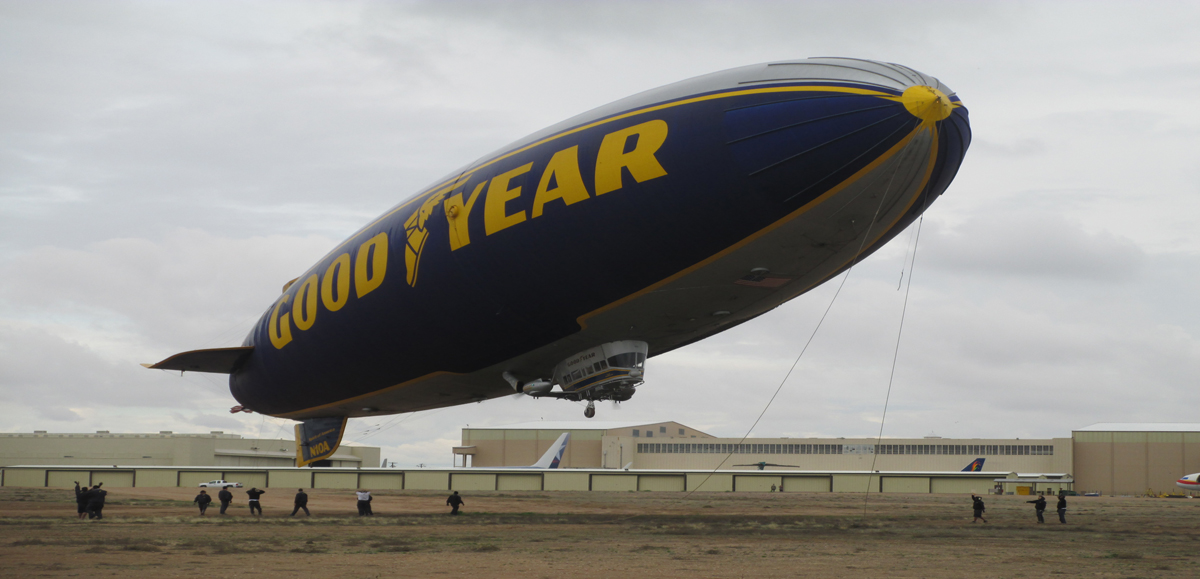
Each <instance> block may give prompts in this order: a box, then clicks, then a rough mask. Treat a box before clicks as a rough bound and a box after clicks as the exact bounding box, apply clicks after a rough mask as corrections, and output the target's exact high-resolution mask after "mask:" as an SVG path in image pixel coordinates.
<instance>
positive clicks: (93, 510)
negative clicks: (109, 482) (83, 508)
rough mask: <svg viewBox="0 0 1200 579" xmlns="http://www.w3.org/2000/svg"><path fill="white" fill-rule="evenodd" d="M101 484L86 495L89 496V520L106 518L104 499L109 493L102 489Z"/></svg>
mask: <svg viewBox="0 0 1200 579" xmlns="http://www.w3.org/2000/svg"><path fill="white" fill-rule="evenodd" d="M102 484H104V483H100V484H98V485H96V486H93V487H92V490H90V491H88V492H87V493H85V494H86V495H87V516H88V518H89V519H103V518H104V497H105V496H107V495H108V491H106V490H104V489H102V488H100V485H102Z"/></svg>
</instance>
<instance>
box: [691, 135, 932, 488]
mask: <svg viewBox="0 0 1200 579" xmlns="http://www.w3.org/2000/svg"><path fill="white" fill-rule="evenodd" d="M910 146H912V143H911V142H909V144H907V145H905V146H904V148H903V149H901V151H900V152H899V153H898V154H897V155H896V157H897V158H899V157H903V155H904V153H905V152H907V150H908V148H909V147H910ZM899 171H900V163H899V162H897V163H896V164H895V168H894V169H892V174H891V176H890V177H888V184H887V187H886V188H885V189H884V191H883V195H881V196H880V197H879V206H877V207H876V208H875V214H874V215H873V216H872V217H871V222H870V223H868V224H867V229H866V231H865V232H864V233H863V238H862V241H861V242H859V244H858V251H856V252H855V254H854V259H852V260H850V265H849V266H848V267H847V268H846V274H845V275H843V276H842V281H841V283H840V284H838V288H837V291H835V292H834V293H833V297H832V298H831V299H830V300H829V305H827V306H825V312H824V313H822V314H821V319H820V320H817V325H816V327H814V328H813V331H812V334H810V335H809V336H808V341H806V342H805V343H804V347H803V348H801V349H800V353H799V354H797V355H796V359H795V360H793V361H792V365H791V367H789V368H788V371H787V373H786V374H784V376H783V380H780V381H779V386H777V387H776V388H775V393H774V394H771V398H770V399H769V400H767V404H766V406H764V407H763V409H762V412H760V413H759V414H758V418H756V419H754V424H751V425H750V429H749V430H747V431H746V434H744V435H742V438H741V439H740V440H738V443H737V444H736V445H734V446H733V447H732V449H731V451H730V452H729V453H728V454H726V455H725V458H724V459H722V460H721V462H720V463H718V464H717V466H716V467H714V468H713V469H712V470H711V471H709V473H708V475H707V476H705V477H704V480H702V481H700V484H698V485H696V488H694V489H691V490H689V491H688V493H687V494H686V495H684V496H683V498H685V499H686V498H688V497H690V496H692V494H693V493H695V492H696V491H697V490H699V489H700V488H701V487H703V486H704V485H705V483H707V482H708V480H709V479H710V478H712V476H713V475H714V474H716V473H717V471H718V470H720V469H721V467H722V466H725V463H726V462H728V461H729V459H730V458H732V457H733V455H734V453H733V452H732V450H733V449H736V448H738V447H740V446H741V445H742V443H744V442H746V439H747V438H749V437H750V433H751V432H754V429H755V428H757V427H758V423H759V422H760V421H761V420H762V418H763V416H765V415H766V414H767V410H769V409H770V408H771V404H773V403H774V402H775V398H777V397H778V396H779V392H780V391H782V390H783V386H784V384H787V381H788V378H790V377H791V375H792V372H794V371H795V370H796V366H797V365H798V364H799V363H800V359H801V358H802V357H804V353H805V352H807V351H808V347H809V346H810V345H812V342H813V339H815V338H816V337H817V332H818V331H819V330H820V329H821V325H822V324H824V323H825V318H826V317H827V316H829V311H830V310H832V309H833V304H834V303H835V302H837V298H838V296H839V295H841V293H842V288H844V287H846V281H847V280H849V279H850V272H852V271H854V266H856V265H858V262H859V260H860V259H861V258H862V251H863V248H864V247H866V244H867V240H868V239H870V238H871V230H872V229H873V228H874V227H875V223H876V222H878V220H879V212H880V211H882V210H883V204H884V202H885V201H887V198H888V195H889V194H890V193H891V191H892V184H893V182H894V181H895V180H896V173H898V172H899ZM910 277H911V276H910Z"/></svg>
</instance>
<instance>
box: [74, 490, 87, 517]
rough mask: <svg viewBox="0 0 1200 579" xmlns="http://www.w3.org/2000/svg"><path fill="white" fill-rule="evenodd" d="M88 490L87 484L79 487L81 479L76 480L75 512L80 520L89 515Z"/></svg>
mask: <svg viewBox="0 0 1200 579" xmlns="http://www.w3.org/2000/svg"><path fill="white" fill-rule="evenodd" d="M87 491H88V488H87V487H86V486H84V487H83V488H79V481H75V512H76V513H78V514H79V518H80V520H82V519H83V518H84V517H86V516H87Z"/></svg>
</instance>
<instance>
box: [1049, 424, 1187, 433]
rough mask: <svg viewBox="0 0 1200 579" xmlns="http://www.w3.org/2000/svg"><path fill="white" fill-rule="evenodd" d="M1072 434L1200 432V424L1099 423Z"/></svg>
mask: <svg viewBox="0 0 1200 579" xmlns="http://www.w3.org/2000/svg"><path fill="white" fill-rule="evenodd" d="M1072 432H1200V422H1097V423H1096V424H1093V425H1091V426H1084V427H1083V428H1076V429H1075V430H1073V431H1072Z"/></svg>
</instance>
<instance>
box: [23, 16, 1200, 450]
mask: <svg viewBox="0 0 1200 579" xmlns="http://www.w3.org/2000/svg"><path fill="white" fill-rule="evenodd" d="M1196 22H1200V3H1196V2H1188V3H1178V4H1172V3H1146V2H1136V3H1133V2H1131V3H1098V2H1027V3H1026V2H903V3H899V2H878V3H876V2H847V1H841V2H812V3H809V2H736V3H734V2H728V3H724V2H717V3H698V2H657V3H654V2H629V3H622V2H594V3H584V2H548V1H547V2H529V3H515V2H512V3H502V2H481V3H473V2H452V1H451V2H430V3H423V2H387V3H356V2H318V3H298V2H287V3H282V2H278V3H276V2H241V3H218V2H203V3H200V2H191V3H185V2H145V3H128V2H43V1H31V2H25V1H12V0H0V403H2V404H3V406H4V409H5V411H4V412H3V413H2V414H0V431H3V432H31V431H33V430H34V429H38V430H49V431H56V432H90V431H94V430H111V431H113V432H156V431H159V430H173V431H175V432H207V431H209V430H224V431H226V432H236V433H240V434H243V435H247V436H258V435H260V434H261V435H262V436H284V437H287V438H290V437H291V424H293V423H292V422H290V421H286V420H280V419H274V418H269V417H267V418H264V417H262V416H259V415H245V414H239V415H236V416H232V415H230V414H228V408H229V407H230V406H232V405H233V404H235V403H236V402H235V401H234V400H233V398H232V396H231V395H230V394H229V389H228V384H227V380H226V379H225V377H224V376H220V375H206V374H186V375H184V376H182V377H180V376H179V375H178V374H175V373H167V372H159V371H150V370H146V369H144V368H142V367H140V366H138V363H140V362H155V361H158V360H160V359H162V358H164V357H166V356H168V355H170V354H173V353H176V352H180V351H184V350H191V349H196V348H204V347H221V346H234V345H239V344H240V343H241V341H242V339H243V337H244V336H245V334H246V332H247V331H248V330H249V328H250V326H251V324H252V323H253V322H254V321H255V320H256V319H257V318H258V316H259V315H260V314H261V313H262V311H263V310H264V309H266V307H267V306H269V305H271V303H272V301H273V299H274V298H275V297H276V296H277V295H278V294H279V288H280V286H281V285H282V284H283V283H284V282H285V281H287V280H289V279H292V278H294V277H295V276H296V275H297V274H298V273H299V272H301V271H303V270H304V269H306V268H307V267H308V266H309V265H311V264H312V263H313V262H314V261H315V260H317V259H318V258H320V257H321V256H322V255H324V254H325V253H326V252H327V251H328V250H329V249H330V248H331V247H333V246H334V245H336V244H337V243H339V242H340V241H341V240H342V239H344V238H345V237H346V236H348V235H349V234H351V233H353V232H354V230H356V229H357V228H358V227H359V226H361V225H363V224H364V223H366V222H367V221H368V220H370V219H371V218H373V217H375V216H376V215H378V214H380V213H382V212H383V211H384V210H385V209H387V208H389V207H391V206H392V205H394V204H396V203H397V202H398V201H400V200H402V199H404V198H406V197H408V196H410V195H412V194H413V193H415V192H417V190H419V189H420V188H421V187H423V186H424V185H427V184H429V183H431V182H433V181H435V180H436V179H438V178H439V177H441V176H443V175H445V174H446V173H448V172H450V171H452V170H454V169H456V168H457V167H459V166H461V165H463V164H466V163H468V162H471V161H473V160H474V159H476V158H478V157H480V156H481V155H484V154H486V153H488V152H491V151H492V150H495V149H497V148H499V147H501V146H503V145H505V144H507V143H509V142H511V141H514V140H517V139H518V138H520V137H522V136H524V135H526V134H529V133H531V132H534V131H536V130H538V129H541V128H543V127H545V126H547V125H550V124H553V123H555V122H557V121H560V120H562V119H564V118H567V117H569V116H572V115H574V114H576V113H579V112H583V111H585V110H588V109H591V108H593V107H596V106H599V105H603V104H605V103H608V102H611V101H613V100H616V99H618V98H621V97H624V96H627V95H630V94H633V93H635V92H638V91H642V90H646V89H650V88H654V87H657V86H661V85H664V84H667V83H671V82H675V81H678V80H682V79H685V78H689V77H692V76H696V75H700V74H704V73H708V72H713V71H717V70H721V69H725V68H731V67H735V66H741V65H747V64H753V63H758V62H766V61H773V60H786V59H794V58H804V57H810V56H847V57H858V58H868V59H877V60H884V61H890V62H896V63H900V64H904V65H906V66H909V67H912V68H915V69H917V70H920V71H922V72H924V73H927V74H930V75H933V76H936V77H938V78H939V79H941V80H942V82H944V83H945V84H946V85H948V86H949V87H951V88H952V89H954V90H955V91H956V92H957V93H958V95H959V96H960V97H961V98H962V100H963V103H964V104H965V105H966V107H967V108H968V109H969V110H970V117H971V128H972V130H973V132H974V142H973V143H972V146H971V149H970V151H969V152H968V154H967V156H966V160H965V162H964V163H963V166H962V169H961V171H960V172H959V174H958V178H957V179H956V180H955V181H954V183H953V184H952V185H951V186H950V188H949V190H948V191H947V192H946V194H945V195H944V196H943V197H942V198H940V199H939V200H938V201H937V202H936V203H935V204H934V205H933V206H932V207H931V208H930V209H929V211H928V212H927V213H926V218H925V220H924V226H923V229H922V231H921V235H920V242H919V244H918V246H917V250H916V263H915V267H913V268H908V267H907V266H906V265H905V263H906V261H905V260H906V256H907V257H908V259H909V260H911V259H912V255H913V253H912V245H913V235H912V233H911V231H910V232H906V233H904V234H901V235H900V236H898V237H897V238H896V239H895V240H893V242H892V243H891V244H890V245H889V246H888V247H886V248H885V249H884V250H882V251H880V252H878V253H877V254H875V255H874V256H872V257H871V258H870V259H868V260H866V261H865V262H863V263H862V264H860V265H859V266H857V267H856V268H855V269H854V270H853V271H852V272H851V274H850V278H849V280H848V281H847V282H846V286H845V289H844V290H843V292H842V293H841V295H840V296H839V297H838V298H837V300H836V302H835V303H834V304H833V307H832V310H831V312H830V314H829V317H828V318H827V319H826V321H825V324H824V325H823V326H822V327H821V329H820V331H819V332H818V333H817V335H816V338H815V340H814V342H813V345H812V346H811V347H810V349H809V350H808V351H807V353H806V354H805V355H804V357H803V358H802V360H801V362H800V364H799V366H798V367H797V371H796V372H795V373H794V374H793V375H792V377H791V379H790V380H788V382H787V383H786V384H785V385H784V387H783V390H782V393H781V394H780V396H779V397H778V398H777V399H776V401H775V402H774V404H773V405H772V406H771V408H770V410H769V411H768V412H767V414H766V416H765V418H764V419H763V421H762V422H761V423H760V424H759V426H758V427H757V429H756V430H755V432H754V436H762V437H768V436H772V437H774V436H846V437H851V436H873V435H875V434H876V433H878V430H879V423H880V418H881V414H882V411H883V402H884V396H885V393H886V390H887V385H888V375H889V370H890V368H891V363H892V352H893V349H894V348H895V347H896V336H897V330H898V327H899V324H900V313H901V307H902V305H903V300H904V293H903V291H897V286H898V285H899V282H900V279H901V271H902V270H903V271H904V278H905V279H906V280H907V279H908V276H909V275H912V276H913V277H912V279H913V283H912V287H911V296H910V298H909V304H908V313H907V318H906V321H905V326H904V334H903V338H902V340H901V342H900V349H899V360H898V364H897V368H896V373H895V382H894V386H893V389H892V394H891V405H890V407H889V409H888V414H887V420H886V425H885V429H884V435H885V436H895V437H920V436H926V435H930V434H936V435H939V436H945V437H1022V438H1026V437H1029V438H1033V437H1065V436H1070V431H1071V429H1072V428H1078V427H1082V426H1086V425H1088V424H1091V423H1094V422H1134V421H1151V422H1153V421H1176V422H1200V417H1198V416H1197V409H1198V408H1200V388H1198V387H1197V386H1198V378H1200V308H1198V307H1197V297H1198V296H1200V234H1198V233H1197V220H1198V219H1200V161H1198V154H1200V107H1197V106H1196V101H1197V98H1198V97H1197V95H1200V35H1198V34H1196V27H1195V24H1196ZM910 269H911V271H910ZM837 283H838V282H837V281H835V282H831V283H827V284H825V285H824V286H822V287H820V288H817V289H816V290H814V291H812V292H810V293H809V294H806V295H804V296H802V297H800V298H798V299H796V300H793V301H792V302H789V303H788V304H786V305H784V306H783V307H781V308H779V309H778V310H776V311H774V312H771V313H769V314H767V315H765V316H762V317H761V318H759V319H757V320H755V321H753V322H751V323H747V324H744V325H742V326H740V327H738V328H735V329H733V330H730V331H727V332H725V333H723V334H720V335H717V336H714V337H712V338H710V339H708V340H706V341H704V342H701V343H698V344H694V345H692V346H688V347H686V348H683V349H681V350H678V351H676V352H673V353H671V354H668V355H664V356H661V357H657V358H654V359H653V360H651V361H650V362H649V364H648V367H647V383H646V384H645V385H644V386H643V387H641V388H640V389H639V390H638V393H637V395H636V396H635V397H634V398H633V399H632V400H631V401H629V402H626V403H624V404H622V405H621V407H620V408H619V409H614V408H612V407H611V405H610V404H609V403H603V404H601V405H599V406H598V408H597V410H598V419H601V420H637V421H642V420H644V421H647V422H652V421H662V420H675V421H678V422H681V423H684V424H687V425H689V426H692V427H695V428H698V429H701V430H704V431H706V432H709V433H711V434H714V435H718V436H741V435H742V434H744V433H745V432H746V429H747V428H749V426H750V424H752V423H753V421H754V419H755V417H757V415H758V413H759V412H761V411H762V409H763V407H764V405H765V404H766V402H767V400H768V399H769V398H770V396H771V394H772V393H773V392H774V390H775V388H776V387H777V386H778V385H779V383H780V380H782V378H783V376H784V374H785V373H786V371H787V368H788V367H789V366H790V365H791V363H792V360H793V359H794V357H795V356H796V354H797V353H798V352H799V350H800V348H801V347H802V346H803V344H804V342H805V341H806V340H807V339H808V337H809V335H810V334H811V333H812V331H813V328H814V326H815V324H816V321H817V319H818V318H819V317H820V315H821V312H822V311H824V309H825V307H826V306H827V305H828V304H829V302H830V299H831V297H832V295H833V291H834V290H835V289H836V285H837ZM435 417H436V418H435ZM538 419H545V420H576V419H578V420H582V419H583V418H582V407H581V406H579V405H576V404H573V403H569V402H562V401H554V400H533V399H528V398H517V397H512V398H504V399H497V400H492V401H488V402H484V403H481V404H473V405H468V406H458V407H451V408H448V409H441V410H434V411H429V412H422V413H416V414H409V415H400V416H396V417H384V418H382V419H378V418H372V419H355V420H352V421H351V426H350V430H349V432H348V434H347V437H346V440H347V441H349V442H361V443H363V444H371V445H379V446H382V447H383V455H384V456H385V457H387V458H389V459H391V460H395V461H397V462H398V463H399V464H400V465H402V466H411V465H414V464H418V463H424V464H429V465H448V464H449V463H450V446H452V445H454V444H456V443H457V442H458V440H459V437H460V430H461V428H463V427H464V426H466V425H468V424H470V425H473V426H482V425H499V424H506V423H512V422H523V421H530V420H538Z"/></svg>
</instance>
